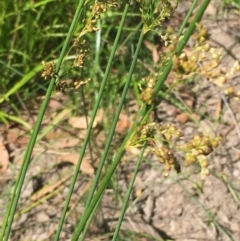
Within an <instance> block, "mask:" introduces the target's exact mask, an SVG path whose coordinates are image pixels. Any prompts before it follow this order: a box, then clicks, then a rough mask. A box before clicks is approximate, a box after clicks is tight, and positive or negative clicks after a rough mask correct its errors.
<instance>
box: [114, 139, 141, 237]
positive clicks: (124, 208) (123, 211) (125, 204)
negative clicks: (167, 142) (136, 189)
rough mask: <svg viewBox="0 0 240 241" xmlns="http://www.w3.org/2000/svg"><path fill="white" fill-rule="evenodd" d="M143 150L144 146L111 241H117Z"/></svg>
mask: <svg viewBox="0 0 240 241" xmlns="http://www.w3.org/2000/svg"><path fill="white" fill-rule="evenodd" d="M145 148H146V144H144V147H143V148H142V150H141V152H140V154H139V158H138V161H137V165H136V167H135V170H134V173H133V175H132V179H131V181H130V184H129V187H128V190H127V193H126V197H125V199H124V202H123V206H122V210H121V214H120V217H119V218H118V222H117V226H116V228H115V232H114V236H113V238H112V241H116V240H117V237H118V233H119V230H120V227H121V224H122V221H123V218H124V215H125V212H126V210H127V205H128V201H129V199H130V195H131V192H132V190H133V185H134V182H135V180H136V177H137V173H138V170H139V167H140V164H141V162H142V158H143V154H144V151H145Z"/></svg>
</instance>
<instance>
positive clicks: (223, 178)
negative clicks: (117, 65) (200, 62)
mask: <svg viewBox="0 0 240 241" xmlns="http://www.w3.org/2000/svg"><path fill="white" fill-rule="evenodd" d="M188 5H189V3H188V2H187V1H186V2H184V3H181V4H180V5H179V8H178V10H177V12H176V18H177V16H183V15H184V14H186V9H187V8H188ZM216 6H219V5H218V4H217V3H216V2H215V1H212V3H211V4H210V5H209V7H208V9H207V11H206V13H205V16H204V19H203V21H202V22H203V24H204V25H205V26H206V27H207V28H208V29H209V32H210V34H211V38H210V39H211V43H212V45H214V46H221V47H223V48H224V51H225V52H226V56H225V57H224V59H223V66H224V67H230V66H232V64H233V63H234V61H235V60H236V59H238V60H239V59H240V45H239V37H240V36H239V35H238V34H239V33H240V18H239V15H238V14H237V13H236V12H234V11H235V10H234V9H229V10H224V11H223V10H221V9H220V8H217V7H216ZM228 85H232V86H234V87H235V88H236V89H237V90H240V75H238V76H236V77H234V78H233V79H232V80H231V81H230V82H228V83H227V84H226V86H228ZM190 88H191V91H190ZM182 92H183V93H185V96H188V97H189V96H190V94H189V93H190V92H191V93H193V92H194V93H196V94H195V95H194V96H191V98H193V99H194V105H193V106H192V110H193V112H194V113H196V115H200V113H201V115H202V116H204V117H203V118H201V120H200V122H199V126H197V127H196V124H194V123H193V122H192V121H187V120H185V121H183V120H182V118H183V115H182V113H181V112H180V111H179V110H177V109H176V107H174V106H173V105H171V104H169V103H167V102H163V103H161V104H160V106H159V107H158V112H157V115H158V118H159V120H162V121H163V122H164V123H169V122H170V123H172V124H174V125H175V126H177V127H178V128H179V129H180V130H181V131H182V132H183V134H184V138H185V140H189V139H191V138H192V137H193V136H194V135H195V134H196V133H203V134H206V135H210V136H216V135H219V134H221V135H222V136H223V141H222V143H221V145H220V147H218V148H217V149H216V150H215V151H214V153H213V154H211V156H210V170H211V175H210V176H209V177H207V178H206V179H205V180H204V181H202V180H201V179H200V177H199V174H198V170H197V168H194V167H191V168H184V169H183V171H182V173H181V174H180V175H178V174H176V173H175V172H174V171H172V172H171V175H170V177H169V178H167V179H165V178H163V177H162V175H161V172H162V169H161V165H160V164H159V163H158V161H157V159H156V157H154V156H153V155H151V154H149V155H147V156H146V158H145V161H144V162H143V163H142V165H141V168H140V171H139V173H138V175H137V179H136V182H135V185H134V190H133V193H132V196H131V200H130V203H129V207H128V210H127V214H126V216H125V218H124V221H123V224H122V231H121V233H120V237H121V238H120V237H119V240H142V241H145V240H176V241H194V240H198V241H201V240H206V241H210V240H214V241H225V240H234V241H239V240H240V198H239V195H240V161H239V158H240V101H239V100H235V99H233V98H228V97H226V96H225V95H224V93H223V91H222V89H221V88H218V87H217V86H215V85H214V84H211V83H209V82H208V81H207V80H204V79H200V80H197V81H195V82H194V84H193V85H192V86H190V87H188V86H186V87H185V88H184V89H183V90H182ZM182 96H184V95H182ZM180 97H181V96H180ZM64 98H66V96H64V95H63V94H62V95H61V96H60V97H59V99H61V100H62V99H64ZM59 99H58V97H56V99H55V100H54V99H53V100H51V102H50V106H49V109H48V113H51V112H52V113H53V112H55V113H58V114H57V115H55V114H53V115H51V116H48V117H46V118H45V119H44V123H43V124H44V125H43V128H42V130H41V133H44V132H45V133H47V134H46V135H44V137H42V138H39V141H38V144H37V145H36V147H35V149H34V155H33V158H32V161H31V164H30V167H29V172H28V173H27V178H26V181H25V184H24V188H23V192H22V195H21V200H20V203H19V208H18V212H17V214H16V216H17V217H16V219H15V221H14V224H13V229H12V234H11V240H13V241H16V240H18V241H30V240H31V241H35V240H36V241H40V240H53V235H54V234H55V231H56V227H57V225H58V221H59V217H60V214H61V210H62V207H63V205H64V201H65V199H66V195H67V193H68V186H69V183H70V179H71V177H72V173H73V170H74V164H75V163H76V162H77V159H78V150H79V148H80V147H81V143H82V140H83V138H84V135H85V133H86V130H85V129H84V128H81V129H76V128H74V124H72V126H73V127H71V126H68V127H61V125H60V124H59V123H60V122H62V121H66V120H68V119H69V116H70V112H69V111H68V110H66V108H65V107H64V105H63V104H62V102H61V101H59ZM132 108H133V111H136V109H134V108H136V107H135V106H134V104H133V107H132ZM53 110H57V111H53ZM36 112H37V110H36ZM130 113H131V111H130ZM100 116H101V115H100ZM32 118H33V119H35V118H36V116H35V114H34V113H33V114H32ZM99 118H100V117H99ZM123 118H124V117H123ZM100 119H101V118H100ZM216 119H218V120H217V121H216ZM49 120H52V121H53V122H54V121H56V123H54V124H55V125H56V126H58V124H59V127H54V128H52V129H50V130H48V129H47V126H49V125H48V124H49ZM72 121H73V122H74V120H72ZM81 121H82V120H81ZM29 123H30V124H31V121H29ZM32 123H34V120H32ZM81 125H83V122H81ZM0 128H1V133H3V134H2V138H4V140H5V141H6V142H7V147H8V148H7V150H8V152H9V154H10V160H11V163H10V164H9V167H8V169H7V172H6V174H4V175H2V176H1V177H0V192H1V196H0V206H1V207H6V203H7V202H8V197H9V193H10V187H11V186H12V185H13V184H14V180H15V178H16V176H17V172H18V170H19V167H20V164H21V161H22V158H23V157H22V155H23V153H24V149H25V148H26V145H27V143H28V141H29V137H28V135H26V131H25V130H21V129H19V127H11V128H9V129H8V130H6V128H5V127H4V126H1V127H0ZM119 128H121V127H119ZM94 135H95V136H94V138H93V139H92V142H91V143H92V147H94V148H93V149H94V150H93V152H92V153H91V155H90V152H89V150H88V154H87V155H86V157H85V159H84V160H83V165H82V167H81V171H82V173H81V175H79V178H78V181H77V184H76V186H75V191H74V194H73V197H72V199H71V203H70V207H69V210H68V214H67V220H66V224H65V225H64V227H63V231H62V233H61V239H60V240H62V241H66V240H71V234H72V232H73V230H74V225H75V223H76V222H77V221H78V219H79V217H80V215H81V213H82V211H83V208H84V201H85V200H86V195H87V191H88V190H89V187H90V186H91V184H92V177H93V174H94V172H95V170H96V168H97V163H98V159H99V158H98V157H99V155H100V154H101V151H102V148H103V144H104V141H105V136H104V134H103V131H98V130H97V128H96V131H95V133H94ZM136 158H137V156H136V155H135V154H134V153H133V152H130V151H129V152H126V153H125V155H124V157H123V161H122V165H121V167H119V168H118V170H117V173H116V177H115V178H116V179H117V180H118V182H117V183H118V187H115V188H117V189H118V190H119V191H118V192H119V196H118V197H116V196H115V193H114V191H113V188H109V189H107V191H106V194H105V195H104V197H103V201H102V203H101V205H100V208H99V209H98V211H97V214H96V215H95V218H94V221H93V223H92V224H91V226H90V229H89V230H90V231H89V234H88V239H86V240H110V239H111V237H112V236H111V235H112V234H111V232H112V231H113V230H114V227H115V225H116V222H117V220H118V217H119V213H120V208H121V205H122V199H123V198H124V195H125V193H126V190H127V185H128V183H129V180H130V178H131V174H132V172H133V170H134V166H135V163H136ZM4 211H5V208H4V210H2V209H1V215H0V223H2V221H3V217H2V214H3V212H4ZM130 231H132V232H130ZM127 237H128V238H127Z"/></svg>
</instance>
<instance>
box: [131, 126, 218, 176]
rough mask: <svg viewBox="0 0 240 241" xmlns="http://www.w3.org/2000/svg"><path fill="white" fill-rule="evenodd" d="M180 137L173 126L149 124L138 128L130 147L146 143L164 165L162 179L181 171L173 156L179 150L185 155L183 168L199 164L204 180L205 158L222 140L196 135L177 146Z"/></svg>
mask: <svg viewBox="0 0 240 241" xmlns="http://www.w3.org/2000/svg"><path fill="white" fill-rule="evenodd" d="M180 137H182V133H181V132H180V131H179V130H178V129H177V128H176V127H175V126H173V125H171V124H160V123H155V122H151V123H148V124H145V125H143V126H139V127H138V129H137V131H136V134H135V136H134V137H133V138H132V140H131V142H130V146H137V147H141V146H143V145H144V143H146V144H147V146H148V147H149V150H150V151H151V152H152V153H154V154H155V155H156V157H157V158H158V161H159V163H161V164H163V165H164V166H163V170H164V171H163V176H164V177H168V175H169V172H170V171H171V169H174V170H175V171H177V172H178V173H179V172H180V171H181V166H180V164H179V162H178V161H177V159H176V157H175V155H174V150H180V151H182V152H184V153H185V163H184V164H185V166H189V165H192V164H195V163H199V165H200V166H201V173H200V175H201V178H205V177H206V176H207V175H209V170H208V166H209V162H208V159H207V156H208V155H209V154H210V153H211V152H213V150H214V148H217V147H218V145H219V144H220V141H221V139H222V138H221V137H219V136H218V137H215V138H211V137H208V136H203V135H201V134H197V135H195V136H194V138H193V140H191V141H189V142H188V143H186V144H183V145H178V144H176V143H175V142H176V140H177V139H179V138H180ZM174 143H175V144H174Z"/></svg>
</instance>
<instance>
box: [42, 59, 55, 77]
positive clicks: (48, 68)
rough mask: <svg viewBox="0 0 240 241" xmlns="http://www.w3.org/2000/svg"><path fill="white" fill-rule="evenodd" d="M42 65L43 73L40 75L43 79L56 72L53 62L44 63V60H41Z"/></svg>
mask: <svg viewBox="0 0 240 241" xmlns="http://www.w3.org/2000/svg"><path fill="white" fill-rule="evenodd" d="M42 65H43V73H42V75H41V77H43V78H44V79H47V78H48V77H49V76H50V77H53V76H54V75H55V74H56V65H55V63H54V62H50V63H46V62H45V61H42Z"/></svg>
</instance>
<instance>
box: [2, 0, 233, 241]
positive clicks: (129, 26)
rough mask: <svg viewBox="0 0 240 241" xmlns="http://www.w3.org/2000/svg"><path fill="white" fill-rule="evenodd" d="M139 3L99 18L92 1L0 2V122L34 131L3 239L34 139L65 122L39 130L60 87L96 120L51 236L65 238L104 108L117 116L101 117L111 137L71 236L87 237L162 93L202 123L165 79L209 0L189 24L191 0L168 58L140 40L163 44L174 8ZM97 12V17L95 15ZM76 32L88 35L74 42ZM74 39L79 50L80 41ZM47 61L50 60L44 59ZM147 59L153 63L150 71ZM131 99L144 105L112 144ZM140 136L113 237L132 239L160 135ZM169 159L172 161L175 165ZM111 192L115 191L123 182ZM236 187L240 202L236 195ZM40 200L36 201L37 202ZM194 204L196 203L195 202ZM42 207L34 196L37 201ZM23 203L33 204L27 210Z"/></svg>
mask: <svg viewBox="0 0 240 241" xmlns="http://www.w3.org/2000/svg"><path fill="white" fill-rule="evenodd" d="M140 2H141V4H142V5H141V11H140V3H137V2H135V3H133V4H131V5H130V4H129V2H128V1H120V3H121V4H120V6H119V7H117V6H116V5H114V6H110V4H108V5H107V9H106V11H104V12H103V13H102V14H101V15H100V16H99V19H98V18H97V19H95V17H96V15H97V14H98V12H99V11H100V7H101V6H102V5H99V8H98V9H97V10H96V12H94V13H92V11H93V10H94V9H92V8H91V7H92V6H93V4H94V1H83V0H81V1H79V2H77V1H70V0H63V1H61V3H59V2H57V1H38V2H37V3H35V2H33V1H26V2H21V1H13V2H11V4H10V3H9V2H8V1H2V2H1V3H0V9H1V10H0V11H1V16H0V40H1V41H0V59H1V61H0V65H1V66H2V72H1V76H0V78H1V79H0V104H1V105H2V106H3V108H2V110H1V112H0V120H1V121H2V122H3V123H4V124H5V125H13V124H17V125H18V126H22V127H23V128H25V129H27V130H31V132H30V134H31V139H30V142H29V144H28V147H27V150H26V153H25V157H24V162H23V163H22V166H21V169H20V171H19V174H18V178H17V180H16V183H15V186H14V188H13V191H12V196H11V200H10V201H9V206H8V208H7V209H6V212H5V217H4V221H3V223H2V225H1V226H2V230H1V234H0V239H1V240H3V241H6V240H8V239H9V236H10V233H11V226H12V222H13V220H14V215H15V214H16V213H17V215H19V213H18V212H17V207H18V201H19V197H20V195H21V189H22V186H23V183H24V180H25V176H26V173H27V171H28V168H29V163H30V160H31V155H32V151H33V148H34V145H35V143H36V141H40V140H41V139H42V138H44V136H45V135H46V133H47V132H48V131H50V130H51V129H53V128H54V126H56V125H66V123H61V120H58V119H56V120H53V121H52V123H51V124H49V126H47V127H46V128H45V129H41V132H40V127H41V123H42V120H43V116H44V113H45V112H46V108H47V106H48V101H49V99H50V97H51V96H54V94H55V92H57V91H59V90H62V91H64V92H65V94H66V95H68V100H67V103H64V104H65V105H66V106H68V107H70V108H71V113H73V114H76V115H77V114H78V115H79V114H81V115H82V114H86V113H88V115H90V116H91V121H90V123H89V126H88V128H87V133H86V136H85V138H84V140H83V143H82V146H81V148H80V150H79V160H78V163H77V164H76V167H75V171H74V175H73V176H72V179H71V183H70V185H69V192H68V195H67V197H66V201H65V204H64V207H63V210H62V213H61V217H60V219H59V225H58V228H57V231H56V233H55V236H54V240H59V236H60V234H61V231H62V228H63V225H64V222H65V219H66V216H67V215H68V214H67V211H68V208H69V203H70V200H71V196H72V194H73V189H74V186H75V183H76V180H77V178H78V175H79V167H80V165H81V163H82V160H83V157H84V155H85V152H86V149H87V146H88V145H89V142H92V140H91V134H92V126H93V122H94V119H95V117H96V115H97V111H98V110H99V108H103V109H104V110H105V113H108V114H107V116H105V119H106V120H112V121H111V123H110V122H107V121H106V122H104V123H103V128H104V129H105V134H106V136H107V138H106V143H104V144H105V146H104V149H103V150H102V153H100V155H99V157H100V158H99V159H100V161H99V165H98V169H97V171H96V173H95V176H94V178H93V181H92V186H91V188H90V189H89V190H88V192H87V194H88V195H87V198H86V201H85V207H84V213H83V214H82V216H81V217H80V219H79V220H78V223H76V227H75V230H74V232H73V234H72V240H84V238H85V235H86V234H87V231H88V228H89V225H90V222H91V220H92V219H93V217H94V213H95V212H96V210H97V208H98V206H99V204H100V203H101V198H102V196H103V194H104V192H105V189H106V187H107V186H109V185H110V183H111V181H112V182H113V183H112V185H110V186H117V184H116V185H115V183H114V181H113V177H114V173H115V171H116V168H117V167H118V166H119V164H120V162H121V158H122V155H123V153H124V152H125V149H126V147H127V146H128V145H129V143H130V141H132V140H133V136H137V135H138V133H137V132H138V131H139V130H138V129H139V128H137V127H142V129H143V128H144V125H147V124H149V123H150V122H151V118H150V114H151V113H152V111H153V110H154V109H155V108H156V106H157V105H158V104H160V103H161V101H162V100H163V99H166V100H167V101H169V102H170V103H172V104H173V105H175V106H176V107H177V108H178V109H180V110H181V111H184V112H186V113H187V114H188V115H189V116H190V118H192V119H193V121H195V123H196V125H197V124H198V122H197V121H196V120H194V118H193V116H192V113H191V111H189V110H187V109H186V106H184V105H182V104H181V102H180V100H179V99H178V98H177V97H176V95H175V96H171V95H170V94H171V93H172V91H174V87H175V86H168V85H166V84H165V81H166V79H167V78H168V75H169V73H170V71H171V70H172V68H173V69H174V68H176V69H175V70H174V71H176V72H177V71H179V73H178V74H181V73H180V72H184V71H185V70H183V67H182V68H181V69H180V68H179V69H177V67H176V65H175V64H176V61H175V60H176V58H178V56H180V55H181V53H182V51H183V49H184V47H185V45H186V44H187V42H188V40H189V38H190V37H191V36H192V35H193V34H194V32H195V30H196V23H197V22H199V21H200V20H201V18H202V15H203V14H204V11H205V9H206V7H207V6H208V4H209V2H210V1H209V0H205V1H202V3H201V5H200V7H199V8H198V10H197V11H196V14H195V15H194V18H193V19H191V23H190V24H188V23H187V22H188V20H189V17H190V16H191V15H192V12H193V10H194V9H195V6H196V3H197V1H194V3H193V5H192V7H191V8H190V9H189V14H188V15H187V16H186V18H185V20H183V22H182V25H181V26H179V27H178V29H176V30H175V32H176V33H175V37H174V36H171V34H170V38H172V39H171V40H172V42H173V44H174V46H173V47H174V48H173V49H172V50H171V51H168V52H167V54H166V55H162V62H161V63H159V64H158V63H155V64H154V63H153V61H152V55H151V53H150V51H149V50H147V48H146V47H145V46H144V44H143V41H144V40H148V41H151V42H154V39H158V40H159V41H160V35H163V34H167V33H168V30H167V28H166V26H165V25H166V24H164V21H165V19H166V18H167V17H168V16H169V17H171V12H172V11H174V9H171V6H170V5H168V1H162V2H160V1H157V0H155V1H151V3H149V2H150V1H140ZM173 2H174V1H173ZM109 3H110V2H109ZM158 4H160V5H158ZM91 14H93V15H91ZM91 19H92V20H94V21H92V22H91V21H90V20H91ZM88 24H89V25H88ZM86 26H88V28H86ZM89 28H90V30H89ZM94 28H98V31H94ZM83 30H85V32H84V31H83ZM80 33H82V35H81V37H80V38H79V40H78V41H76V39H77V38H78V37H79V36H80V35H79V34H80ZM83 40H84V41H85V42H84V43H83ZM74 43H75V44H76V45H77V47H76V46H74ZM76 50H77V51H76ZM80 51H83V52H80ZM84 51H85V52H84ZM81 54H86V56H84V58H83V66H79V64H78V65H76V59H77V57H78V56H80V57H82V56H81ZM139 60H140V61H139ZM42 61H45V63H46V65H45V67H44V66H43V65H42V64H41V62H42ZM51 63H54V64H53V65H54V67H53V65H52V66H50V65H49V64H51ZM78 63H79V62H78ZM148 66H151V68H149V67H148ZM46 67H47V68H51V67H53V69H51V72H50V73H48V74H46V73H47V72H46ZM149 69H151V70H149ZM48 70H49V69H48ZM44 71H45V72H44ZM43 73H45V74H46V75H48V76H46V78H43V77H41V75H42V74H43ZM154 74H157V75H156V76H157V77H154V78H155V79H154V82H153V83H151V84H150V81H151V78H150V77H149V76H154ZM193 74H197V73H193ZM146 76H148V77H149V78H150V80H149V82H148V80H146V81H145V83H144V84H143V89H142V90H141V89H140V88H139V84H140V82H141V80H142V78H143V77H146ZM152 78H153V77H152ZM68 79H71V80H77V81H86V80H88V79H91V80H90V81H89V82H87V83H86V84H85V85H84V86H82V87H81V88H80V89H74V86H73V84H69V85H68V84H65V81H67V80H68ZM143 82H144V81H143ZM42 95H44V96H45V99H44V100H43V102H42V103H41V105H40V104H39V103H38V101H37V98H39V97H41V96H42ZM132 98H133V99H136V100H137V101H138V104H139V109H140V110H139V112H138V113H137V115H136V117H135V118H134V123H133V126H132V127H131V128H130V129H129V130H128V133H127V135H126V136H125V137H124V139H123V140H121V143H118V145H117V146H114V147H113V146H112V143H113V140H114V138H115V136H116V135H115V128H116V125H117V122H118V119H119V115H120V113H121V112H122V110H123V109H127V108H128V102H129V100H130V99H132ZM31 106H37V108H38V109H39V115H38V117H37V121H36V123H35V124H34V128H33V129H32V127H31V126H30V125H29V124H28V122H27V120H25V117H24V114H23V113H24V111H25V110H26V109H28V110H29V111H30V112H31ZM112 110H114V112H112ZM138 137H139V139H138V140H137V143H138V144H140V145H139V147H140V148H141V154H140V155H139V159H138V162H137V164H136V167H135V170H134V172H133V175H132V179H131V183H130V184H129V187H128V191H127V194H126V196H124V198H123V203H122V204H123V205H122V210H121V215H120V218H119V220H118V224H117V227H116V229H115V231H114V233H113V234H112V235H113V238H112V240H128V239H127V238H122V239H118V237H119V231H120V226H121V223H122V219H123V217H124V214H125V212H126V209H127V207H128V203H129V199H130V194H131V192H132V189H133V185H134V181H135V178H136V175H137V172H138V170H139V166H140V163H141V161H142V159H143V154H144V151H145V147H146V145H147V144H148V141H156V142H157V140H155V136H150V137H149V136H147V135H144V134H141V135H140V136H138ZM163 142H164V141H163ZM165 142H166V140H165ZM112 149H113V150H112ZM169 165H170V166H171V168H173V165H172V163H171V164H169ZM165 168H166V166H165ZM173 169H174V168H173ZM103 170H105V171H103ZM165 171H166V170H165ZM183 188H184V187H183ZM229 188H231V190H233V189H232V186H229ZM115 190H116V192H117V189H115ZM232 193H233V197H234V198H235V199H236V200H237V201H238V198H237V196H236V194H235V192H234V191H233V192H232ZM192 198H193V197H192ZM46 199H47V197H46ZM193 199H194V198H193ZM44 200H45V199H43V200H39V203H40V202H42V201H44ZM194 201H196V200H195V199H194ZM197 204H198V205H200V204H199V203H197ZM37 205H38V203H36V206H37ZM200 206H201V205H200ZM34 207H35V206H34V205H33V206H31V208H34ZM24 210H27V211H28V209H24ZM203 210H204V212H206V213H207V216H208V217H209V219H211V221H212V222H214V224H215V225H216V226H217V227H218V222H217V221H216V220H215V219H214V217H212V216H211V215H210V213H208V212H207V210H206V209H205V208H204V207H203ZM209 215H210V216H209ZM219 227H220V226H219ZM219 229H220V231H222V232H223V233H225V235H226V236H227V237H228V238H229V234H228V233H227V232H226V231H225V230H224V229H222V227H220V228H219ZM230 239H231V238H230Z"/></svg>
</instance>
